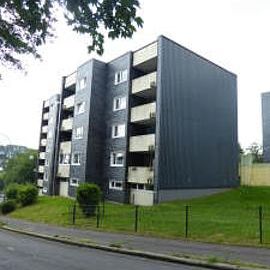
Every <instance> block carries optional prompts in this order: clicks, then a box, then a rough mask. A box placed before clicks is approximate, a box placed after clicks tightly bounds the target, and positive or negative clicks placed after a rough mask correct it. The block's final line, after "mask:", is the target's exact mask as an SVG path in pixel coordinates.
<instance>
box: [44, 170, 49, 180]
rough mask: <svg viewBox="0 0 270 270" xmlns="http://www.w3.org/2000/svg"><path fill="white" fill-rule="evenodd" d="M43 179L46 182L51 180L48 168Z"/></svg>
mask: <svg viewBox="0 0 270 270" xmlns="http://www.w3.org/2000/svg"><path fill="white" fill-rule="evenodd" d="M43 181H45V182H48V181H49V179H48V172H47V171H46V170H45V172H44V176H43Z"/></svg>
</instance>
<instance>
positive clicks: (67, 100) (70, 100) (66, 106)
mask: <svg viewBox="0 0 270 270" xmlns="http://www.w3.org/2000/svg"><path fill="white" fill-rule="evenodd" d="M74 102H75V95H72V96H69V97H67V98H65V99H64V104H63V107H64V109H70V108H73V107H74Z"/></svg>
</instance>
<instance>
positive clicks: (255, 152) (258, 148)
mask: <svg viewBox="0 0 270 270" xmlns="http://www.w3.org/2000/svg"><path fill="white" fill-rule="evenodd" d="M246 150H247V151H246V152H247V153H249V154H252V156H253V162H254V163H261V162H263V148H262V145H260V144H259V143H256V142H254V143H252V144H251V145H250V146H249V147H247V149H246Z"/></svg>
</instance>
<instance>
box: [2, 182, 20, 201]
mask: <svg viewBox="0 0 270 270" xmlns="http://www.w3.org/2000/svg"><path fill="white" fill-rule="evenodd" d="M19 190H20V185H18V184H10V185H8V186H7V188H6V189H5V194H6V198H7V200H18V198H19Z"/></svg>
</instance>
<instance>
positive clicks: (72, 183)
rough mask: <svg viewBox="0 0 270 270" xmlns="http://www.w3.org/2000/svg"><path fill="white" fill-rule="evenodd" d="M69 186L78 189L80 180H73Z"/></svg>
mask: <svg viewBox="0 0 270 270" xmlns="http://www.w3.org/2000/svg"><path fill="white" fill-rule="evenodd" d="M69 184H70V186H72V187H78V186H79V179H78V178H71V179H70V183H69Z"/></svg>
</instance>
